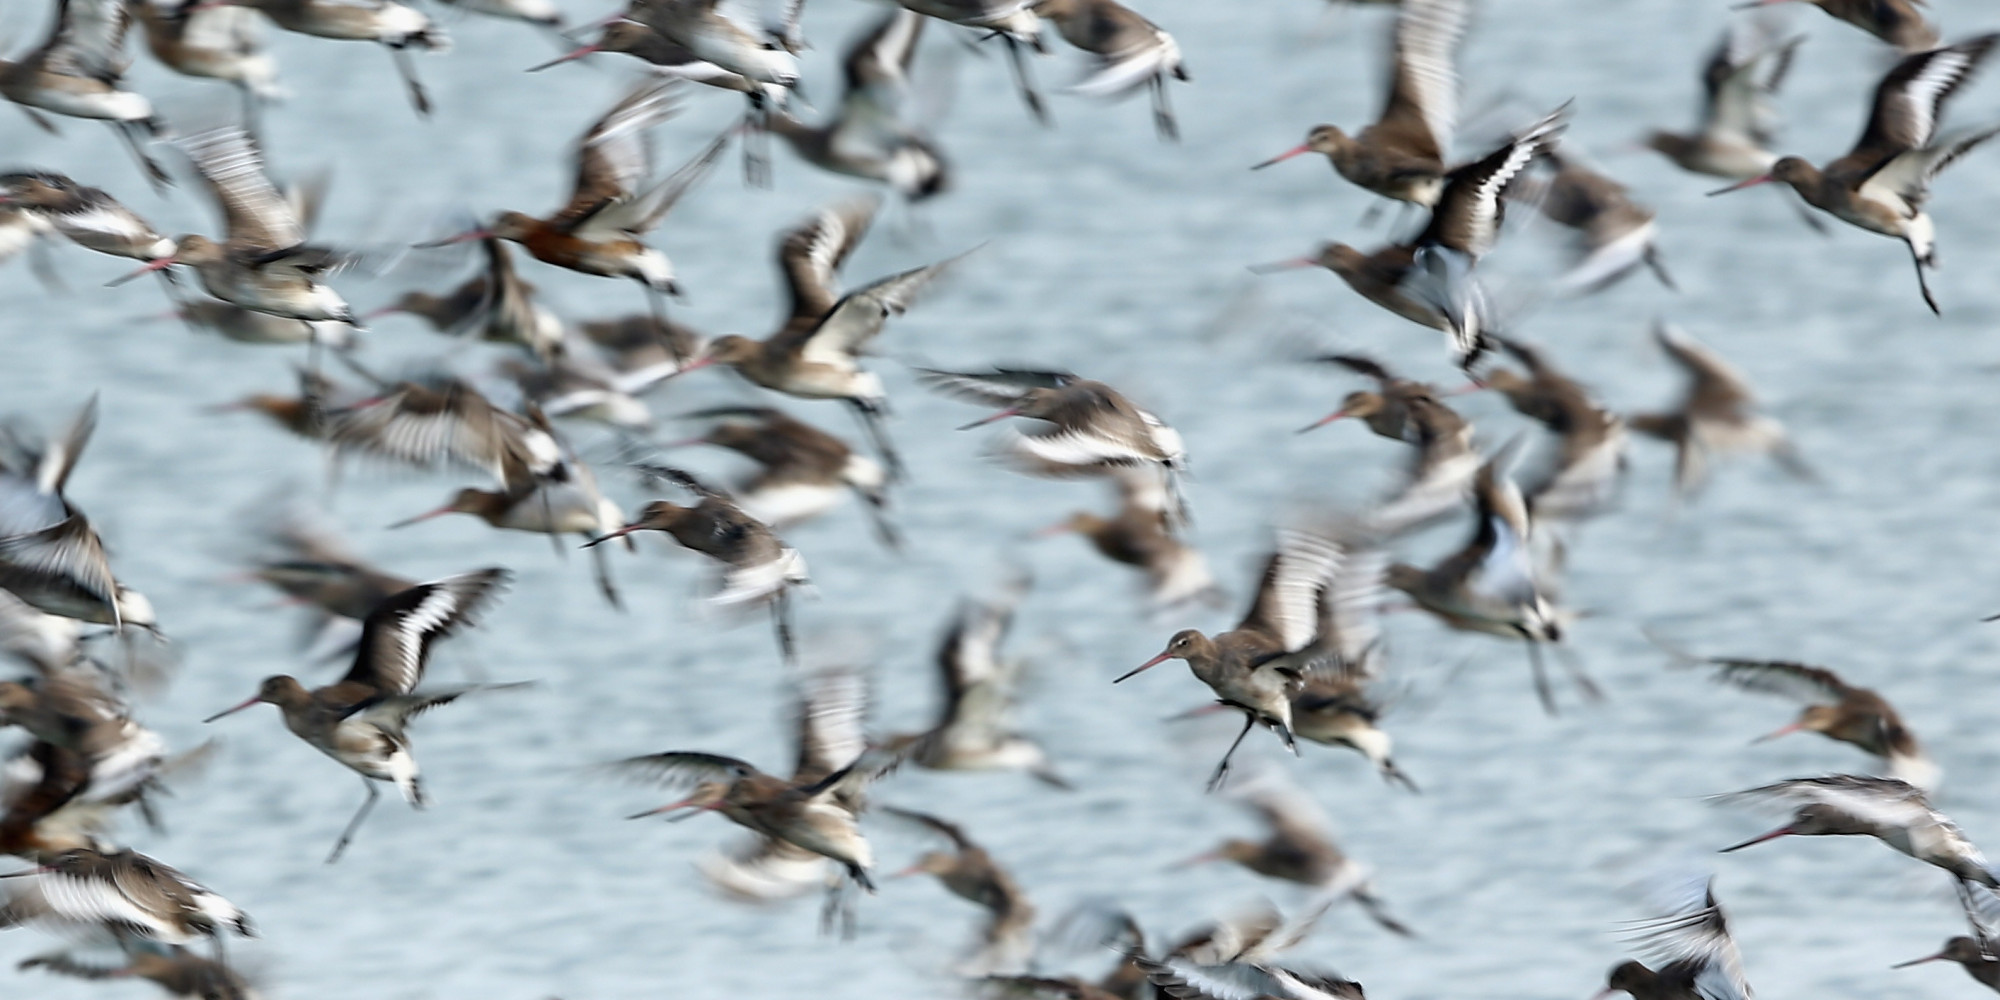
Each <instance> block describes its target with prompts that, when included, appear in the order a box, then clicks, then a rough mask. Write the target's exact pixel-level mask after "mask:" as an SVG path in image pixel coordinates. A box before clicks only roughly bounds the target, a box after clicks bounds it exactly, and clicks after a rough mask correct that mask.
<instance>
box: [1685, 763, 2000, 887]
mask: <svg viewBox="0 0 2000 1000" xmlns="http://www.w3.org/2000/svg"><path fill="white" fill-rule="evenodd" d="M1716 798H1717V799H1718V800H1720V801H1723V802H1746V803H1750V804H1752V805H1786V806H1791V807H1793V808H1794V810H1795V811H1794V813H1793V814H1792V820H1791V822H1789V823H1786V824H1785V825H1784V826H1781V827H1779V828H1777V829H1776V830H1772V831H1771V832H1770V833H1766V834H1764V835H1762V836H1758V837H1752V838H1750V839H1749V840H1746V841H1743V842H1742V843H1740V844H1734V845H1731V846H1729V847H1725V848H1723V849H1722V851H1723V853H1725V854H1726V853H1728V852H1730V851H1740V850H1742V849H1743V848H1745V847H1749V846H1750V845H1752V844H1761V843H1763V842H1765V841H1767V840H1776V839H1777V838H1779V837H1788V836H1800V837H1810V836H1822V835H1853V834H1859V835H1863V836H1869V837H1874V838H1875V839H1877V840H1880V841H1881V842H1883V843H1884V844H1887V845H1889V846H1890V847H1893V848H1895V849H1896V850H1898V851H1901V852H1902V853H1904V854H1907V855H1909V856H1910V857H1913V858H1915V859H1917V860H1918V861H1922V862H1924V863H1926V864H1931V865H1936V866H1937V867H1939V868H1942V869H1944V870H1945V871H1947V872H1950V873H1951V876H1952V878H1953V879H1955V880H1957V882H1958V883H1959V887H1960V889H1961V891H1963V892H1966V893H1971V892H1977V891H1986V890H2000V873H1996V871H1995V869H1994V867H1993V866H1992V865H1991V864H1989V863H1988V862H1987V860H1986V856H1985V855H1984V854H1981V853H1980V852H1979V848H1977V847H1975V846H1973V844H1972V842H1971V841H1969V840H1967V839H1965V834H1964V833H1963V832H1962V831H1960V830H1959V828H1958V824H1956V823H1953V822H1952V821H1951V820H1950V819H1949V818H1947V817H1946V816H1945V815H1944V814H1943V813H1941V812H1938V811H1937V810H1936V809H1933V808H1931V804H1930V800H1929V799H1927V798H1925V797H1924V792H1923V789H1921V788H1918V787H1917V786H1915V785H1912V784H1910V783H1909V782H1907V781H1898V780H1896V779H1895V778H1869V777H1864V776H1862V775H1858V774H1829V775H1827V776H1825V777H1821V778H1793V779H1791V780H1789V781H1779V782H1774V783H1772V784H1769V785H1760V786H1758V787H1756V788H1750V789H1745V790H1743V791H1740V792H1730V793H1729V794H1727V795H1719V796H1716ZM1973 886H1980V887H1983V889H1973V888H1971V887H1973Z"/></svg>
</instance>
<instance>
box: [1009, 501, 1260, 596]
mask: <svg viewBox="0 0 2000 1000" xmlns="http://www.w3.org/2000/svg"><path fill="white" fill-rule="evenodd" d="M1104 478H1105V479H1106V480H1108V481H1109V482H1110V483H1111V484H1112V485H1113V486H1114V487H1115V488H1116V489H1117V491H1118V513H1117V514H1116V515H1114V516H1112V517H1103V516H1100V515H1097V514H1092V513H1089V512H1087V511H1077V512H1076V513H1073V514H1071V515H1070V516H1069V517H1067V518H1064V519H1063V520H1061V521H1059V522H1057V523H1055V524H1052V525H1050V526H1049V527H1047V528H1043V529H1042V530H1041V531H1038V532H1036V533H1035V534H1036V536H1037V537H1047V536H1050V535H1059V534H1063V533H1065V532H1075V533H1076V534H1078V535H1081V536H1083V538H1084V539H1085V540H1086V541H1088V542H1089V543H1090V546H1091V548H1094V549H1096V550H1097V551H1098V553H1099V554H1101V555H1103V556H1104V557H1105V558H1106V559H1110V560H1111V561H1113V562H1117V563H1123V564H1125V565H1127V566H1131V567H1134V568H1136V569H1139V570H1141V571H1143V572H1144V573H1145V575H1146V595H1147V603H1148V604H1149V605H1150V606H1151V607H1152V608H1153V609H1154V610H1166V609H1169V608H1175V607H1178V606H1180V605H1184V604H1187V603H1190V602H1194V601H1201V602H1203V603H1210V604H1212V603H1215V602H1217V601H1219V600H1220V599H1221V597H1222V591H1221V588H1220V587H1218V586H1216V583H1215V576H1214V574H1212V573H1210V572H1209V569H1208V560H1207V559H1206V558H1205V557H1203V556H1202V554H1201V550H1200V549H1197V548H1195V547H1194V545H1192V544H1190V543H1189V542H1188V541H1187V540H1186V539H1184V538H1182V537H1181V535H1180V530H1179V529H1180V523H1181V518H1180V516H1179V515H1178V513H1177V512H1176V510H1175V501H1174V497H1173V491H1172V489H1171V487H1170V485H1169V483H1168V480H1167V472H1166V470H1165V469H1164V468H1154V467H1149V466H1113V467H1110V468H1107V469H1105V470H1104Z"/></svg>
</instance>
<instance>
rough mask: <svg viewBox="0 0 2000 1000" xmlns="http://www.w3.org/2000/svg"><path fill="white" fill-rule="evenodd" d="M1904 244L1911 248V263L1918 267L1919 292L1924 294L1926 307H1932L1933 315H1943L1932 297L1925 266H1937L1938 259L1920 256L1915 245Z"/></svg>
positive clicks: (1907, 242) (1906, 242)
mask: <svg viewBox="0 0 2000 1000" xmlns="http://www.w3.org/2000/svg"><path fill="white" fill-rule="evenodd" d="M1903 242H1904V244H1905V245H1907V246H1908V247H1909V248H1910V260H1911V262H1912V263H1914V264H1916V265H1917V290H1918V291H1920V292H1923V293H1924V305H1927V306H1930V307H1931V313H1932V314H1933V315H1942V311H1941V310H1939V309H1938V304H1937V299H1936V298H1935V297H1933V296H1932V295H1931V281H1930V278H1929V277H1928V276H1926V275H1925V274H1924V267H1925V265H1929V266H1932V267H1935V266H1937V264H1936V258H1935V257H1934V256H1932V257H1925V256H1923V255H1920V254H1918V253H1917V245H1916V244H1915V243H1911V242H1909V241H1908V240H1904V241H1903Z"/></svg>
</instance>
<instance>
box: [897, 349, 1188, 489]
mask: <svg viewBox="0 0 2000 1000" xmlns="http://www.w3.org/2000/svg"><path fill="white" fill-rule="evenodd" d="M916 373H917V380H918V381H919V382H922V383H923V384H924V385H926V386H929V387H930V388H932V389H935V390H937V391H939V392H942V393H945V394H947V395H951V396H956V397H958V398H960V399H964V400H967V401H969V402H975V403H985V404H987V405H989V406H998V407H1002V408H1003V409H1001V410H1000V411H999V412H997V413H994V414H992V415H990V416H987V417H986V418H985V419H983V420H975V421H973V422H972V423H969V424H966V425H964V426H963V427H960V428H959V429H960V430H970V429H972V428H974V427H979V426H982V425H985V424H990V423H993V422H994V421H996V420H1004V419H1006V418H1008V417H1024V418H1027V419H1030V420H1040V421H1043V422H1044V423H1046V424H1048V426H1047V427H1038V428H1035V429H1034V430H1032V431H1029V432H1028V433H1026V434H1016V435H1014V436H1012V437H1011V438H1009V439H1008V441H1007V444H1006V445H1005V451H1006V453H1007V454H1008V456H1009V457H1010V458H1011V459H1013V460H1014V461H1015V464H1016V465H1017V466H1018V467H1019V468H1021V469H1022V471H1025V472H1028V473H1030V474H1033V475H1039V476H1044V477H1050V478H1068V477H1075V476H1093V477H1094V476H1101V475H1104V474H1105V473H1106V472H1107V471H1108V470H1110V469H1114V468H1148V467H1154V468H1158V469H1159V470H1161V472H1162V473H1163V474H1164V475H1165V476H1166V478H1167V491H1168V494H1169V495H1170V497H1171V508H1170V512H1171V513H1172V515H1173V516H1174V518H1175V519H1176V520H1177V521H1181V522H1184V521H1185V520H1186V519H1187V504H1186V501H1185V500H1184V499H1183V498H1182V495H1181V489H1180V475H1181V474H1182V473H1183V472H1185V471H1186V469H1187V445H1186V443H1185V442H1184V441H1183V440H1182V439H1181V434H1180V432H1179V431H1177V430H1174V429H1173V428H1172V427H1170V426H1168V425H1167V422H1166V421H1164V420H1161V419H1160V418H1159V417H1158V416H1155V415H1154V414H1153V413H1152V412H1150V411H1148V410H1143V409H1140V408H1139V407H1138V406H1137V405H1135V404H1133V402H1132V401H1131V400H1130V399H1127V398H1126V397H1125V394H1124V393H1121V392H1119V391H1118V390H1116V389H1114V388H1112V387H1111V386H1109V385H1106V384H1105V383H1103V382H1099V381H1096V380H1094V379H1087V378H1081V377H1079V376H1077V375H1074V374H1072V373H1070V372H1066V371H1033V370H1027V369H1013V368H995V369H993V370H991V371H983V372H958V371H943V370H941V369H936V368H918V369H916Z"/></svg>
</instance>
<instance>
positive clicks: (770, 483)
mask: <svg viewBox="0 0 2000 1000" xmlns="http://www.w3.org/2000/svg"><path fill="white" fill-rule="evenodd" d="M685 419H689V420H700V421H706V422H708V428H707V430H706V431H705V432H704V433H703V434H702V435H701V436H700V437H697V438H693V439H690V440H688V441H684V442H680V443H682V444H712V445H716V446H718V447H722V448H728V449H729V450H731V451H734V452H737V453H738V454H741V455H743V456H744V457H746V458H748V459H750V460H751V461H753V462H756V463H757V464H758V466H759V469H758V471H757V474H756V475H754V476H752V477H750V478H749V479H747V480H745V481H743V482H741V483H739V484H737V487H736V489H735V490H734V492H735V494H736V499H737V502H738V503H740V504H742V506H743V509H744V511H745V512H747V513H748V514H749V515H750V516H751V517H754V518H756V519H757V520H759V521H762V522H764V523H765V524H768V525H770V526H771V527H773V528H779V529H783V528H787V527H790V526H792V525H794V524H798V523H800V522H803V521H808V520H811V519H813V518H816V517H818V516H820V515H821V514H824V513H826V512H827V511H829V510H831V509H833V507H834V506H835V505H836V504H838V503H839V502H840V500H841V497H842V496H844V495H846V494H848V493H852V494H853V495H855V496H856V497H859V498H860V499H861V500H862V502H863V505H864V507H865V509H866V510H867V511H868V516H869V518H870V519H871V520H872V521H873V523H874V525H875V534H876V537H878V538H880V539H881V540H882V544H884V545H887V546H888V547H890V548H892V549H895V548H900V547H901V545H902V539H901V537H900V535H899V534H898V533H897V531H896V526H895V525H894V524H893V523H892V522H891V521H890V520H889V513H888V508H889V492H888V486H889V473H888V470H886V469H884V468H883V467H882V464H881V463H880V462H877V461H875V460H874V459H872V458H869V457H867V456H865V455H861V454H858V453H856V452H855V451H854V449H852V448H850V447H848V445H847V443H846V442H845V441H842V440H840V439H839V438H837V437H834V436H833V435H831V434H828V433H826V432H825V431H822V430H820V429H819V428H817V427H814V426H812V425H811V424H808V423H805V422H803V421H800V420H794V419H793V418H792V417H790V416H788V415H786V414H785V413H784V412H782V411H780V410H776V409H773V408H771V407H768V406H717V407H710V408H708V409H705V410H697V411H695V412H693V413H689V414H687V415H686V417H685Z"/></svg>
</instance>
